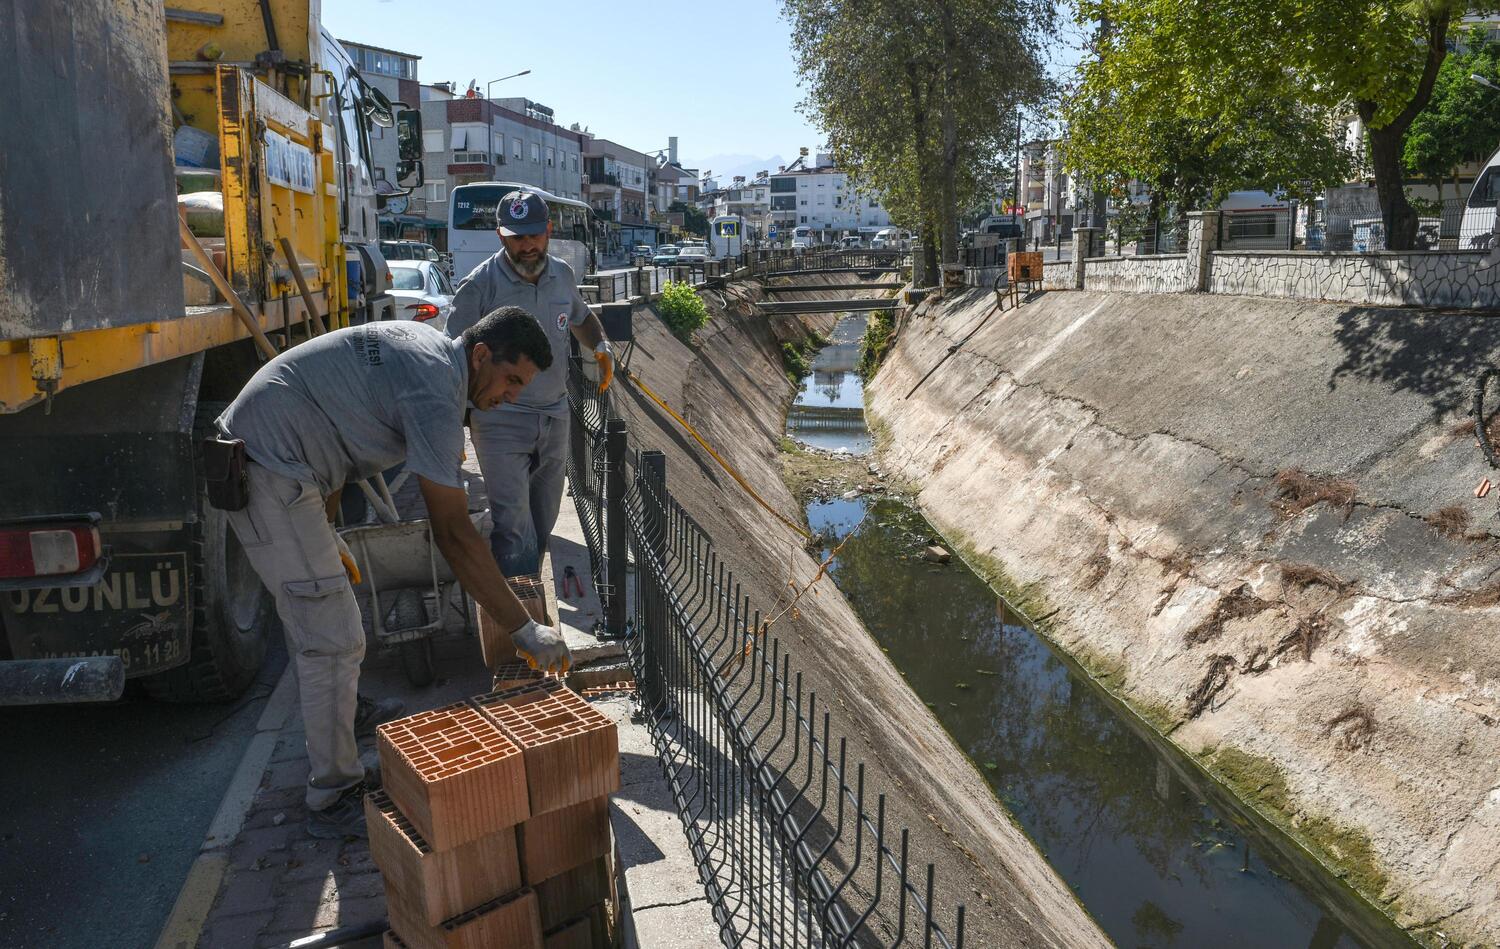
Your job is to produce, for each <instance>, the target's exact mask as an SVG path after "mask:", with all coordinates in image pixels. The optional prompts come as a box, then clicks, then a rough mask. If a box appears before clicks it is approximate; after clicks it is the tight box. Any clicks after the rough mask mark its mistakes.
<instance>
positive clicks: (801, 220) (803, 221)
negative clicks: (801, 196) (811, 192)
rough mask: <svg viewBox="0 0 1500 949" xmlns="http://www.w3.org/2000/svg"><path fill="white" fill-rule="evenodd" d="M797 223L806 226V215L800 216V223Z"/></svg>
mask: <svg viewBox="0 0 1500 949" xmlns="http://www.w3.org/2000/svg"><path fill="white" fill-rule="evenodd" d="M803 203H804V204H806V203H807V202H805V201H804V202H803ZM798 223H801V224H806V223H807V215H806V214H804V215H802V218H801V219H800V221H799V222H798Z"/></svg>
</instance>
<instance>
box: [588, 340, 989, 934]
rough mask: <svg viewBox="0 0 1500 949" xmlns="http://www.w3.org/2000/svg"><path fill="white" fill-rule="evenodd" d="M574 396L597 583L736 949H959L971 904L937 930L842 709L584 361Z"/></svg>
mask: <svg viewBox="0 0 1500 949" xmlns="http://www.w3.org/2000/svg"><path fill="white" fill-rule="evenodd" d="M616 384H617V385H623V384H625V383H624V382H620V381H617V382H616ZM569 388H570V403H571V407H572V413H573V425H572V427H571V433H570V439H571V445H570V451H569V478H570V480H571V481H572V488H573V498H574V501H575V503H576V504H577V505H578V509H579V514H580V517H581V519H582V520H583V522H584V536H585V538H586V539H587V542H588V546H589V554H590V558H591V562H592V564H593V568H594V576H595V581H596V583H597V584H598V588H599V589H600V591H601V592H602V593H604V594H606V599H605V612H606V614H607V615H608V616H609V617H612V619H610V620H607V623H608V622H615V621H618V622H620V623H621V626H620V627H618V628H617V631H618V632H620V633H622V634H623V635H624V636H625V638H626V644H627V653H628V655H629V656H630V662H631V666H632V667H633V671H634V673H635V677H636V683H637V689H638V696H639V702H640V713H641V714H642V715H643V716H644V718H645V720H646V721H647V723H648V725H649V727H650V730H651V734H652V740H653V743H654V745H655V748H656V752H657V755H658V759H659V761H660V764H661V767H662V770H663V773H664V774H665V776H666V778H667V782H668V785H669V786H670V788H671V791H672V796H673V800H674V803H675V805H676V808H677V812H678V815H679V817H680V818H681V820H682V826H683V832H684V834H685V835H686V836H687V840H688V845H689V848H690V850H691V852H692V854H693V858H694V860H695V862H696V863H697V865H698V871H699V876H700V878H701V880H702V882H703V886H704V892H705V894H706V896H707V898H708V902H709V904H710V906H711V907H712V909H713V915H714V919H715V921H716V923H717V924H718V926H719V932H720V937H721V939H722V941H723V943H724V945H726V946H736V947H738V946H754V947H766V949H771V947H785V946H808V947H812V946H860V947H866V946H913V947H915V946H939V947H944V949H962V947H963V945H964V916H965V910H964V907H963V905H962V904H959V905H957V906H956V907H955V909H954V911H953V916H952V917H951V919H952V922H951V926H949V925H947V924H945V922H940V920H939V918H938V914H937V912H936V907H937V904H938V900H939V899H940V894H939V893H938V891H937V889H936V886H935V883H936V881H935V878H934V871H933V867H932V865H931V864H926V865H922V864H917V863H914V862H913V860H912V858H911V853H910V834H909V831H908V830H907V829H906V828H901V827H897V826H895V823H894V821H891V820H889V819H888V818H887V814H886V800H885V795H884V794H879V793H876V792H875V791H874V790H873V788H871V787H870V786H869V784H868V782H867V778H866V769H865V765H864V763H863V762H862V761H858V760H855V759H854V758H853V757H852V756H851V753H850V747H849V741H848V739H847V738H846V737H845V736H844V735H843V734H842V732H841V731H840V729H839V728H838V727H837V726H836V723H835V722H834V720H833V716H832V713H831V711H830V709H829V706H830V703H828V702H827V701H825V700H823V699H821V698H820V697H819V696H818V694H817V692H816V691H814V690H812V689H811V688H810V687H809V686H807V685H806V684H805V683H804V680H803V676H802V672H801V671H800V669H799V667H798V664H797V663H796V662H795V659H794V657H793V656H792V654H791V652H790V650H789V649H787V648H785V647H784V646H783V644H782V642H781V640H780V638H779V637H778V636H776V635H774V634H773V633H772V631H771V630H772V626H771V625H770V622H768V621H769V620H770V619H771V617H768V616H765V615H763V614H762V613H761V612H760V610H758V609H755V608H754V606H753V604H752V603H751V598H750V597H749V596H748V595H746V594H745V593H744V592H743V590H742V589H741V586H740V583H739V581H738V580H737V579H736V576H735V573H734V570H733V568H732V567H731V566H730V565H729V564H727V563H725V561H724V560H723V559H721V558H720V556H719V554H718V552H717V551H716V549H715V546H714V543H713V539H712V538H711V537H709V536H708V533H707V532H706V531H705V530H704V529H703V528H702V526H701V525H699V524H698V523H697V522H696V521H695V520H694V519H693V517H692V516H691V515H690V514H689V513H688V511H687V510H686V509H685V508H684V507H683V506H682V505H681V504H680V503H679V502H678V501H677V500H676V498H675V497H673V495H672V493H671V491H670V490H669V488H668V482H667V471H666V458H665V456H663V455H662V454H661V453H660V452H653V451H639V452H638V451H636V450H635V449H634V448H633V447H632V446H631V445H630V442H629V439H628V434H627V432H626V429H625V425H624V422H623V420H621V419H619V418H618V417H616V416H614V415H612V413H611V412H610V411H609V405H608V402H607V400H606V399H605V398H604V397H601V396H600V395H599V394H598V393H597V392H596V391H594V389H593V387H592V386H591V385H590V384H589V383H588V382H587V380H586V379H584V377H583V374H582V368H581V363H580V362H579V360H578V359H577V358H576V357H575V358H574V359H573V360H572V361H571V364H570V383H569ZM627 581H628V582H627Z"/></svg>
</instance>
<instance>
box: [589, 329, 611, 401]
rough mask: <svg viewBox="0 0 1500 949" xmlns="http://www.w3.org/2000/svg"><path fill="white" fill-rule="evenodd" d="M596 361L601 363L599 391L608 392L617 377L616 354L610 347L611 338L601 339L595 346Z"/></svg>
mask: <svg viewBox="0 0 1500 949" xmlns="http://www.w3.org/2000/svg"><path fill="white" fill-rule="evenodd" d="M594 362H596V363H598V365H599V391H600V392H606V391H608V390H609V384H610V383H611V382H613V381H614V378H615V354H614V352H613V351H612V350H611V349H610V348H609V340H607V339H605V340H600V341H599V345H598V346H595V347H594Z"/></svg>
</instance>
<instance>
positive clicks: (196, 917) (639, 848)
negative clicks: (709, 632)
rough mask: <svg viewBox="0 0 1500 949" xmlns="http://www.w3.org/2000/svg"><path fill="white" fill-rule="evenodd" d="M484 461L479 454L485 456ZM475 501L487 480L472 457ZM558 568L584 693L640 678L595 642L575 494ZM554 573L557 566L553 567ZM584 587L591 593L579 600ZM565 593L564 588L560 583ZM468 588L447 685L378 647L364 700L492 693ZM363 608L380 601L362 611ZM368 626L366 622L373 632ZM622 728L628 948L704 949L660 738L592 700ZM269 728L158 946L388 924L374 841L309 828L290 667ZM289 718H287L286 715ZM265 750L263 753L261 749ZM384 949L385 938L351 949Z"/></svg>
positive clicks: (617, 652) (619, 823) (260, 941)
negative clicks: (470, 615) (425, 680)
mask: <svg viewBox="0 0 1500 949" xmlns="http://www.w3.org/2000/svg"><path fill="white" fill-rule="evenodd" d="M473 457H474V455H473V454H472V452H471V453H470V455H469V458H470V459H473ZM469 464H470V466H471V468H470V472H469V474H470V478H471V490H470V493H471V496H473V497H475V498H483V491H482V489H478V488H476V485H477V484H479V476H478V472H477V471H476V470H473V462H472V460H471V461H470V463H469ZM397 501H398V506H399V507H400V508H401V510H402V511H403V515H404V516H407V517H419V516H422V514H423V511H422V506H421V501H420V498H419V497H416V496H415V487H414V485H409V484H408V485H405V486H404V487H403V488H402V490H400V491H399V492H398V493H397ZM552 547H553V550H552V552H551V553H550V554H549V558H548V569H547V570H546V571H544V577H545V578H546V579H549V580H550V579H551V577H550V576H549V575H550V574H551V573H554V572H555V573H556V574H557V575H558V576H559V577H560V576H562V575H563V573H564V566H565V565H571V566H572V567H573V569H574V573H575V575H576V576H577V577H578V578H579V581H580V583H577V584H574V583H571V582H570V584H569V586H570V591H571V594H572V595H569V596H562V597H560V598H559V599H558V600H556V601H554V603H555V609H556V611H557V613H558V614H559V619H560V621H561V625H562V626H563V629H564V632H565V635H566V636H567V639H568V642H569V645H570V647H571V648H572V649H573V650H574V654H575V657H576V659H575V661H577V662H579V663H580V664H584V665H587V666H589V667H590V668H591V669H592V670H594V671H593V672H591V674H590V676H589V677H588V679H587V680H586V681H584V682H583V683H581V685H586V686H596V687H597V686H600V685H604V684H606V683H613V682H618V681H619V680H620V679H622V678H628V675H629V673H628V665H627V664H625V662H624V658H623V649H622V647H621V644H620V643H618V642H612V641H601V640H599V639H598V638H597V637H596V636H595V635H594V630H595V623H596V621H597V620H598V619H599V618H600V617H602V610H601V608H600V605H599V600H598V596H597V594H596V592H595V591H594V589H593V583H592V580H591V578H590V573H589V567H588V552H587V548H586V547H585V546H584V545H583V533H582V529H581V528H580V526H579V524H578V519H577V514H576V511H575V509H574V505H573V501H572V499H571V498H564V500H563V504H562V511H561V516H560V518H559V522H558V527H557V531H556V534H555V536H554V538H553V541H552ZM554 564H555V569H553V565H554ZM580 585H581V587H582V590H583V593H582V595H578V592H577V591H578V589H579V586H580ZM551 586H552V589H554V590H555V591H556V592H557V593H558V594H562V593H563V592H564V591H563V590H562V589H561V587H560V586H559V585H558V584H557V582H556V581H555V580H554V581H553V582H552V584H551ZM459 602H460V601H459V599H458V595H457V592H456V590H455V591H453V593H452V596H451V597H450V604H449V605H448V606H446V607H445V611H446V617H447V623H446V629H445V631H444V633H443V634H441V635H440V636H439V637H438V638H437V639H436V640H435V641H434V647H435V649H434V652H435V659H436V667H437V679H436V681H435V682H434V683H433V684H432V685H431V686H429V687H426V688H421V689H419V688H415V687H413V686H411V685H410V684H408V683H407V681H406V678H405V676H404V674H403V672H402V670H401V664H400V660H399V657H398V656H397V655H396V654H395V653H394V652H386V651H383V650H381V649H379V648H378V647H376V646H375V644H374V642H373V641H372V642H371V646H370V649H369V653H368V656H367V658H366V660H365V664H364V669H363V674H362V678H361V683H360V690H361V692H362V693H364V694H367V695H370V696H377V697H382V698H383V697H389V696H396V697H399V698H401V699H402V700H403V701H404V702H405V703H406V711H407V713H412V712H416V711H419V710H422V709H427V708H434V707H437V706H440V705H443V704H446V703H449V702H455V701H458V700H460V699H462V698H464V697H466V696H470V695H475V694H478V693H482V692H485V691H488V689H489V674H488V672H487V671H486V670H485V668H484V664H483V662H482V661H481V659H480V651H479V641H478V638H477V636H476V635H474V634H473V633H465V632H464V629H463V621H462V616H461V614H460V613H459V612H458V603H459ZM361 607H362V608H367V604H364V603H361ZM368 622H369V617H366V623H367V624H368ZM591 700H592V701H594V702H595V704H596V705H597V706H598V707H599V708H600V709H601V710H603V711H604V712H605V713H606V714H608V715H609V716H610V717H611V718H612V719H613V720H614V721H615V722H616V723H617V725H618V728H619V736H620V759H621V772H622V775H621V789H620V791H619V793H618V794H617V795H615V796H614V797H613V798H612V800H611V819H612V822H613V824H614V830H615V836H616V839H617V849H618V856H619V860H618V863H617V866H618V867H619V875H620V880H619V886H620V894H621V903H622V915H623V926H622V931H623V933H624V935H625V945H627V946H641V947H646V949H650V947H657V946H661V947H668V946H683V947H688V946H691V947H699V946H706V945H713V944H716V943H717V942H718V941H719V939H718V927H717V926H716V925H715V924H714V922H713V918H712V913H711V912H710V910H709V907H708V904H707V902H706V900H705V898H704V893H703V887H702V885H701V883H700V882H699V879H698V873H697V870H696V868H695V866H694V864H693V861H692V858H691V856H690V854H689V852H688V847H687V842H686V839H685V837H684V835H683V831H682V824H681V822H680V821H679V819H678V817H677V812H676V809H675V807H674V806H673V805H672V800H671V795H670V792H669V791H668V789H667V786H666V782H665V780H664V778H663V776H662V771H661V766H660V764H659V762H658V760H657V758H656V756H655V752H654V749H653V747H652V744H651V737H650V733H649V731H648V730H647V729H646V728H645V726H644V725H642V724H640V723H638V722H636V721H634V720H633V718H632V711H633V706H634V702H633V696H632V695H631V694H630V693H629V692H628V691H614V692H607V693H604V694H601V695H598V696H594V697H592V699H591ZM271 706H272V707H270V708H268V710H267V716H266V717H264V718H263V720H262V726H263V730H262V731H261V732H260V733H259V734H258V735H257V738H256V740H255V742H252V753H251V754H249V755H247V757H246V759H245V760H244V761H243V762H242V764H241V766H240V773H239V774H237V776H236V781H234V782H233V783H232V785H231V788H230V791H229V793H228V794H226V796H225V800H224V803H223V805H222V806H221V808H220V819H218V820H216V821H215V822H214V827H213V828H211V829H210V836H209V838H208V839H206V840H205V841H204V844H203V850H202V854H201V855H200V857H199V860H198V863H197V864H195V866H194V870H193V872H192V873H191V874H190V875H189V879H188V881H187V883H186V884H185V885H184V887H183V890H182V892H181V894H180V895H179V897H178V902H177V906H176V907H175V908H174V910H173V913H172V918H171V919H170V920H169V922H168V925H167V927H166V929H165V930H164V932H163V934H162V938H161V940H160V941H159V942H158V944H157V945H158V949H165V947H173V949H176V947H181V949H190V947H193V946H200V947H203V949H270V947H278V946H285V945H288V944H290V943H291V942H293V941H294V940H298V939H302V938H305V937H307V936H309V935H312V934H315V933H320V932H325V931H327V930H330V929H334V928H339V927H351V926H359V925H362V924H371V923H376V922H379V921H381V920H383V919H384V918H385V916H386V906H385V892H384V885H383V881H382V878H381V875H380V872H379V870H378V869H377V868H376V867H375V865H374V863H373V862H372V861H371V859H370V852H369V847H368V844H367V842H366V841H365V840H363V839H357V840H355V839H346V840H334V841H329V840H316V839H313V838H311V837H309V836H308V835H307V833H306V831H305V823H306V818H307V812H306V809H305V807H304V805H303V792H304V787H305V785H306V782H307V771H308V765H307V757H306V754H305V752H304V736H303V731H302V722H301V716H300V715H299V714H298V712H297V700H296V681H295V677H294V673H293V672H292V671H291V670H290V667H289V669H288V672H287V674H286V676H284V677H283V680H282V682H281V683H280V685H279V686H278V696H277V699H276V700H273V702H272V703H271ZM278 716H279V718H278ZM257 748H258V749H259V752H258V753H257V752H256V749H257ZM360 752H361V756H362V757H363V758H364V759H365V760H366V762H367V763H373V762H374V760H375V753H374V739H373V738H369V739H364V740H362V741H361V742H360ZM346 945H349V946H357V947H371V949H374V947H378V946H380V945H381V943H380V939H379V938H378V937H375V938H368V939H361V940H359V941H356V942H350V943H346Z"/></svg>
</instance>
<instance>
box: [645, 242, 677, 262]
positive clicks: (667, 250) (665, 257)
mask: <svg viewBox="0 0 1500 949" xmlns="http://www.w3.org/2000/svg"><path fill="white" fill-rule="evenodd" d="M678 250H679V248H678V246H677V245H676V244H663V245H661V246H660V247H658V248H656V256H655V257H652V258H651V264H652V266H655V267H670V266H672V265H673V264H675V263H676V262H677V251H678Z"/></svg>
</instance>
